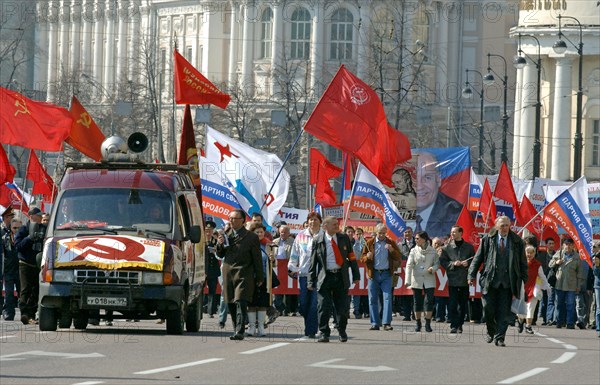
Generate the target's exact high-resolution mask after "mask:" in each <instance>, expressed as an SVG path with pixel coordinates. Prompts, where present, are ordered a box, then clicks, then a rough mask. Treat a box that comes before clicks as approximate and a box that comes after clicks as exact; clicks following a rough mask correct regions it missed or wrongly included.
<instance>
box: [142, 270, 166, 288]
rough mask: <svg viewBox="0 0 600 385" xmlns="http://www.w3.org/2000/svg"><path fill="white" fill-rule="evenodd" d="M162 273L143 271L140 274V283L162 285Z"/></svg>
mask: <svg viewBox="0 0 600 385" xmlns="http://www.w3.org/2000/svg"><path fill="white" fill-rule="evenodd" d="M162 284H163V274H162V272H161V273H149V272H144V273H143V274H142V285H162Z"/></svg>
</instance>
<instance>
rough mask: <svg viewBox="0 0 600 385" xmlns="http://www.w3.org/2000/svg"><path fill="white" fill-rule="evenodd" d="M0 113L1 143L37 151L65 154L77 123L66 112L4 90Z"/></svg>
mask: <svg viewBox="0 0 600 385" xmlns="http://www.w3.org/2000/svg"><path fill="white" fill-rule="evenodd" d="M0 111H1V112H2V113H1V114H0V142H2V143H5V144H14V145H15V146H21V147H25V148H31V149H34V150H43V151H61V150H62V146H63V144H62V143H63V142H64V141H65V139H66V138H67V137H68V136H69V132H70V131H71V124H72V123H73V119H72V118H71V115H70V114H69V111H67V110H66V109H64V108H62V107H58V106H55V105H54V104H50V103H43V102H36V101H33V100H31V99H28V98H26V97H25V96H23V95H21V94H19V93H17V92H14V91H10V90H7V89H6V88H2V87H0Z"/></svg>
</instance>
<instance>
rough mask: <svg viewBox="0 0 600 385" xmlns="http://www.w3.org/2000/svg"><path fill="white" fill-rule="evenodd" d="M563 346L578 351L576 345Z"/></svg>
mask: <svg viewBox="0 0 600 385" xmlns="http://www.w3.org/2000/svg"><path fill="white" fill-rule="evenodd" d="M563 346H564V347H565V349H568V350H577V346H575V345H569V344H563Z"/></svg>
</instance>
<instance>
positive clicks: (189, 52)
mask: <svg viewBox="0 0 600 385" xmlns="http://www.w3.org/2000/svg"><path fill="white" fill-rule="evenodd" d="M185 52H186V59H187V61H189V62H190V63H192V64H194V56H193V51H192V47H191V46H187V47H186V48H185Z"/></svg>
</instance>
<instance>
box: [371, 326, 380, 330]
mask: <svg viewBox="0 0 600 385" xmlns="http://www.w3.org/2000/svg"><path fill="white" fill-rule="evenodd" d="M369 330H379V326H377V325H373V326H371V328H370V329H369Z"/></svg>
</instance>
